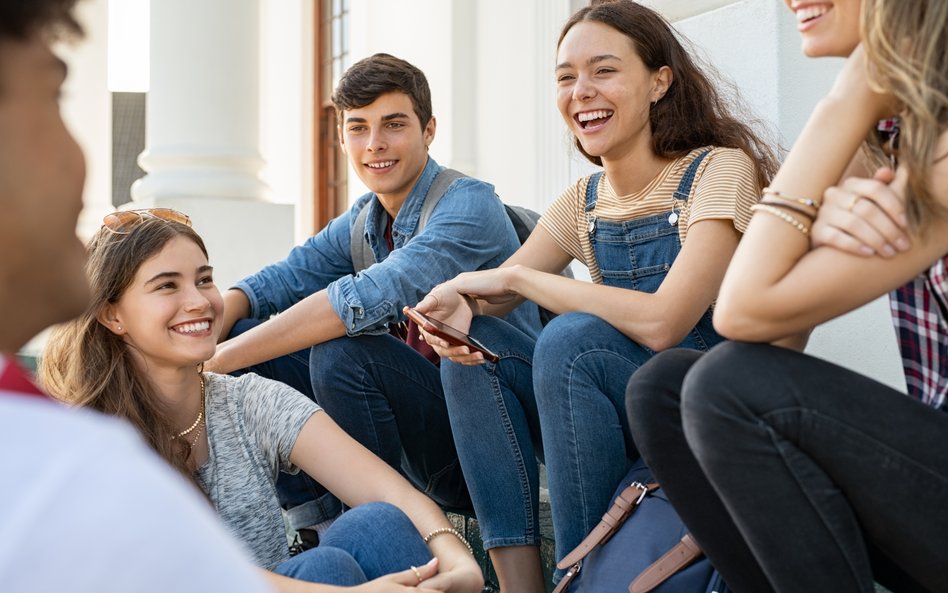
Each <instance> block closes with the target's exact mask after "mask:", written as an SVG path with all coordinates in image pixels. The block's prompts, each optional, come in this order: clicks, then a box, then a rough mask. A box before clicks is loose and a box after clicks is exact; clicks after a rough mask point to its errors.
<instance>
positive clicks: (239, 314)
mask: <svg viewBox="0 0 948 593" xmlns="http://www.w3.org/2000/svg"><path fill="white" fill-rule="evenodd" d="M222 296H223V297H224V318H223V320H222V321H221V335H220V336H219V338H218V341H224V340H226V339H227V336H228V335H229V334H230V331H231V330H232V329H234V324H235V323H237V322H238V321H240V320H241V319H245V318H247V317H249V316H250V299H248V298H247V295H246V294H244V291H242V290H240V289H238V288H231V289H230V290H228V291H226V292H224V294H223V295H222Z"/></svg>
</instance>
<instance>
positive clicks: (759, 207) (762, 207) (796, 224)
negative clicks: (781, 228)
mask: <svg viewBox="0 0 948 593" xmlns="http://www.w3.org/2000/svg"><path fill="white" fill-rule="evenodd" d="M751 212H766V213H767V214H771V215H773V216H776V217H777V218H779V219H780V220H782V221H784V222H786V223H788V224H789V225H791V226H792V227H793V228H795V229H797V230H798V231H800V232H801V233H803V234H804V235H809V234H810V228H809V227H808V226H806V225H805V224H803V223H802V222H800V221H799V220H797V219H796V218H794V217H793V216H790V215H789V214H787V213H786V212H784V211H783V210H781V209H780V208H774V207H773V206H768V205H767V204H754V205H753V206H751Z"/></svg>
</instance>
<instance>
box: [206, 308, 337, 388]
mask: <svg viewBox="0 0 948 593" xmlns="http://www.w3.org/2000/svg"><path fill="white" fill-rule="evenodd" d="M230 292H239V293H240V294H241V295H243V293H242V292H240V291H239V290H238V291H228V293H230ZM233 298H234V299H235V300H237V297H233ZM243 299H244V300H245V301H246V299H247V297H246V296H243ZM224 311H225V313H224V314H225V320H226V319H228V317H227V315H228V314H227V303H226V302H225V307H224ZM345 334H346V330H345V327H344V326H343V324H342V321H341V320H340V319H339V317H338V316H337V315H336V312H335V311H334V310H333V308H332V306H331V305H330V304H329V297H328V296H327V293H326V290H321V291H319V292H317V293H316V294H313V295H310V296H308V297H306V298H305V299H303V300H302V301H300V302H298V303H296V304H295V305H293V306H292V307H290V308H289V309H287V310H286V311H284V312H283V313H280V314H279V315H277V316H275V317H273V318H271V319H269V320H267V321H266V322H264V323H262V324H260V325H258V326H257V327H255V328H253V329H251V330H250V331H248V332H246V333H244V334H241V335H239V336H237V337H235V338H234V339H232V340H227V341H226V342H223V343H222V344H220V345H219V346H218V347H217V353H216V354H215V355H214V358H212V359H211V360H209V361H208V362H207V363H205V370H209V371H214V372H216V373H229V372H231V371H234V370H236V369H242V368H246V367H248V366H251V365H254V364H257V363H260V362H263V361H266V360H271V359H274V358H276V357H278V356H283V355H284V354H289V353H291V352H295V351H297V350H300V349H302V348H306V347H308V346H312V345H314V344H320V343H322V342H325V341H327V340H331V339H333V338H338V337H340V336H344V335H345Z"/></svg>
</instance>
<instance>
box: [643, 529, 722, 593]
mask: <svg viewBox="0 0 948 593" xmlns="http://www.w3.org/2000/svg"><path fill="white" fill-rule="evenodd" d="M702 554H704V552H702V551H701V548H699V547H698V544H697V542H695V540H694V538H693V537H691V534H690V533H686V534H685V535H684V536H682V538H681V541H680V542H678V543H677V544H675V547H673V548H672V549H671V550H668V551H667V552H665V553H664V554H663V555H662V557H661V558H659V559H658V560H656V561H655V562H653V563H652V564H651V565H649V567H648V568H646V569H645V570H643V571H642V572H641V573H640V574H639V576H637V577H635V580H634V581H632V583H631V584H630V585H629V593H649V592H650V591H652V590H654V589H655V588H657V587H658V586H659V585H661V584H662V583H664V582H665V581H666V580H667V579H668V578H669V577H671V576H672V575H673V574H675V573H677V572H678V571H679V570H681V569H683V568H684V567H686V566H688V565H689V564H691V563H692V562H694V561H695V560H697V559H698V558H701V556H702Z"/></svg>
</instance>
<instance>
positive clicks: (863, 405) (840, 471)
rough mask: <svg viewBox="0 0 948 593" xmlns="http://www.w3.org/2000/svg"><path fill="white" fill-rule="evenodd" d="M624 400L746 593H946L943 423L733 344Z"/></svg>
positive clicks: (791, 357)
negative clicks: (884, 592)
mask: <svg viewBox="0 0 948 593" xmlns="http://www.w3.org/2000/svg"><path fill="white" fill-rule="evenodd" d="M626 404H627V411H628V414H629V422H630V426H631V428H632V434H633V435H634V437H635V441H636V444H637V446H638V448H639V451H640V452H641V453H642V455H643V456H644V457H645V459H646V461H647V462H648V463H649V466H650V467H651V469H652V471H653V472H654V474H655V476H656V477H657V479H658V480H659V482H661V483H662V485H663V487H664V489H665V491H666V492H667V494H668V497H669V499H670V500H671V501H672V503H673V504H674V505H675V508H676V509H677V510H678V512H679V514H680V515H681V517H682V519H683V520H684V522H685V524H686V525H687V526H688V528H689V529H690V530H691V531H692V533H693V534H694V536H695V538H696V539H697V541H698V543H699V544H701V546H702V548H703V549H704V550H705V552H706V553H707V555H708V557H709V558H710V560H711V562H712V563H713V564H714V565H715V566H716V567H717V568H718V570H720V571H721V573H722V574H723V575H724V578H725V580H727V582H728V585H729V586H730V587H731V588H732V589H733V590H734V591H736V592H738V593H760V592H766V591H779V592H780V593H788V592H796V591H800V592H806V593H817V592H832V593H843V592H849V591H853V592H855V591H858V592H863V593H871V592H872V591H873V590H874V586H873V580H874V579H875V580H877V581H878V582H880V583H882V584H883V585H885V586H886V587H888V588H889V589H891V590H892V591H897V592H901V591H937V592H944V591H948V446H946V445H948V414H946V413H945V412H943V411H939V410H935V409H932V408H930V407H927V406H925V405H923V404H921V403H919V402H918V401H915V400H913V399H911V398H909V397H907V396H905V395H903V394H901V393H899V392H897V391H895V390H893V389H891V388H889V387H886V386H885V385H882V384H880V383H877V382H875V381H873V380H871V379H868V378H866V377H864V376H862V375H859V374H857V373H853V372H851V371H849V370H846V369H843V368H841V367H838V366H836V365H833V364H830V363H828V362H825V361H822V360H819V359H816V358H813V357H810V356H807V355H804V354H800V353H798V352H794V351H790V350H785V349H782V348H776V347H772V346H767V345H762V344H744V343H736V342H728V343H724V344H721V345H719V346H717V347H715V348H713V349H712V350H711V351H710V352H708V353H707V354H704V355H702V354H701V353H699V352H695V351H691V350H670V351H667V352H663V353H661V354H659V355H657V356H656V357H654V358H653V359H652V360H651V361H649V362H648V363H647V364H645V365H644V366H642V368H641V369H639V371H638V372H637V373H636V374H635V375H634V376H633V377H632V379H631V381H630V382H629V386H628V391H627V398H626Z"/></svg>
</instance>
